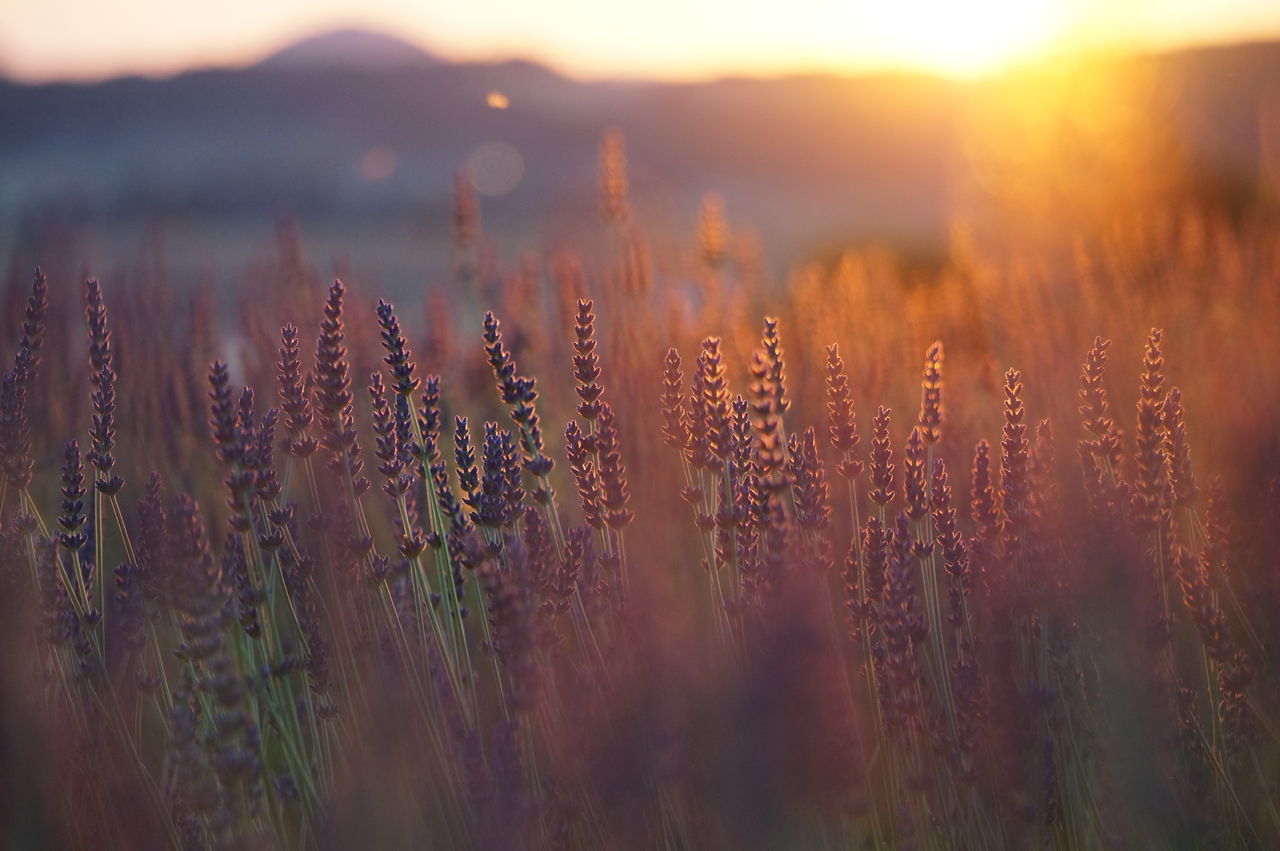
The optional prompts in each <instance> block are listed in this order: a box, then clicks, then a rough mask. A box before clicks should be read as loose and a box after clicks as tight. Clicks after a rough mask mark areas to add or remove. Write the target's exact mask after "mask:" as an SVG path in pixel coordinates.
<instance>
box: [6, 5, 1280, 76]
mask: <svg viewBox="0 0 1280 851" xmlns="http://www.w3.org/2000/svg"><path fill="white" fill-rule="evenodd" d="M0 2H2V3H3V7H4V9H3V14H2V15H0V71H2V72H4V73H6V74H9V75H12V76H16V77H19V78H22V79H27V80H45V79H56V78H67V77H70V78H95V77H102V76H110V75H114V74H119V73H143V74H162V73H168V72H172V71H175V70H179V69H182V68H186V67H191V66H199V65H213V64H217V65H222V64H236V63H244V62H249V61H252V60H254V59H257V58H259V57H260V56H262V55H264V54H265V53H268V52H270V51H271V50H274V49H275V48H277V47H279V46H280V45H282V44H283V43H285V42H288V41H290V40H293V39H296V38H298V37H301V36H304V35H310V34H313V33H315V32H317V31H321V30H325V29H331V28H336V27H339V26H360V27H368V28H372V29H380V30H385V31H387V32H393V33H396V34H398V35H400V36H401V37H404V38H407V39H409V40H411V41H415V42H419V43H421V44H422V45H423V46H424V47H427V48H428V49H431V50H433V51H435V52H437V53H439V54H441V55H442V56H444V57H446V58H461V59H466V58H472V59H474V58H493V57H509V56H524V57H529V58H533V59H538V60H542V61H545V62H547V63H548V64H550V65H552V66H554V67H556V68H559V69H561V70H563V71H565V72H567V73H570V74H574V75H578V76H591V77H601V76H631V77H661V78H689V77H706V76H712V75H718V74H724V73H735V72H741V73H751V74H768V73H776V72H781V71H796V70H808V69H825V70H845V71H862V70H868V69H876V68H886V67H889V68H913V69H919V70H928V71H938V72H942V73H949V74H958V75H974V74H981V73H983V72H985V71H990V70H993V69H997V68H999V67H1001V66H1002V65H1005V64H1008V63H1010V62H1013V61H1017V60H1018V59H1023V58H1027V57H1029V56H1034V55H1036V54H1037V53H1040V52H1042V51H1043V50H1044V49H1046V48H1047V47H1052V46H1059V47H1061V46H1074V45H1078V44H1080V43H1085V44H1088V45H1095V46H1096V45H1100V44H1101V45H1122V46H1139V47H1154V48H1164V47H1170V46H1176V45H1181V44H1201V43H1207V42H1224V41H1234V40H1243V39H1259V38H1274V37H1280V2H1277V0H786V2H782V0H640V2H634V3H626V2H617V0H612V2H611V0H517V2H509V1H508V2H502V0H467V2H462V3H458V2H450V3H445V2H443V1H442V0H434V1H433V0H417V2H414V0H363V2H357V0H219V2H217V3H196V2H185V1H184V0H180V2H176V3H175V2H173V0H111V2H102V0H35V2H24V0H0Z"/></svg>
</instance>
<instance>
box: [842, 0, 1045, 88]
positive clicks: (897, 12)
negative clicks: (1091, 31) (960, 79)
mask: <svg viewBox="0 0 1280 851" xmlns="http://www.w3.org/2000/svg"><path fill="white" fill-rule="evenodd" d="M1066 12H1067V10H1066V8H1065V6H1064V0H896V2H890V3H884V2H865V3H863V2H860V3H858V4H857V11H856V18H857V21H856V23H857V25H860V26H861V27H863V28H864V29H863V32H862V33H861V34H860V36H861V38H860V41H869V42H871V43H875V44H877V45H879V47H880V52H882V53H883V55H886V56H894V57H900V58H901V59H902V60H905V61H906V62H908V63H909V64H911V65H915V66H918V67H924V68H932V69H936V70H938V71H942V72H945V73H953V74H960V75H975V74H982V73H985V72H988V71H993V70H997V69H999V68H1001V67H1003V66H1006V65H1008V64H1010V63H1013V62H1016V61H1019V60H1023V59H1027V58H1030V57H1032V56H1034V55H1035V54H1037V53H1039V52H1041V51H1043V50H1044V49H1046V48H1048V47H1050V46H1051V45H1052V44H1053V43H1054V42H1055V41H1056V40H1057V39H1058V38H1060V37H1061V36H1063V35H1064V32H1065V30H1066V29H1067V27H1068V26H1069V22H1068V21H1067V20H1066V17H1067V15H1066Z"/></svg>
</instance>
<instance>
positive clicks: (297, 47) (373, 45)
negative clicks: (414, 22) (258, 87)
mask: <svg viewBox="0 0 1280 851" xmlns="http://www.w3.org/2000/svg"><path fill="white" fill-rule="evenodd" d="M439 62H440V60H439V59H437V58H436V57H434V56H432V55H431V54H430V53H428V52H427V51H425V50H423V49H422V48H420V47H418V46H416V45H414V44H410V43H409V42H407V41H404V40H403V39H399V38H396V37H395V36H391V35H387V34H385V33H379V32H372V31H370V30H362V29H341V30H335V31H333V32H326V33H321V34H319V35H315V36H312V37H310V38H305V39H303V40H301V41H299V42H296V43H294V44H291V45H289V46H287V47H285V48H283V49H282V50H280V51H278V52H276V53H273V54H271V55H270V56H268V57H267V58H266V59H263V60H262V61H261V62H259V63H258V64H257V66H255V67H258V68H262V69H267V70H275V71H315V70H323V69H333V68H348V69H366V70H371V69H383V70H385V69H392V68H412V67H424V66H429V65H436V64H439Z"/></svg>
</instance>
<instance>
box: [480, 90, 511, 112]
mask: <svg viewBox="0 0 1280 851" xmlns="http://www.w3.org/2000/svg"><path fill="white" fill-rule="evenodd" d="M484 102H485V103H487V104H488V105H489V108H490V109H506V108H507V107H509V106H511V99H510V98H508V97H507V96H506V95H504V94H503V93H502V92H498V91H493V92H489V94H487V95H485V99H484Z"/></svg>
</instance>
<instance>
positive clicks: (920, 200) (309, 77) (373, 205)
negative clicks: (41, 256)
mask: <svg viewBox="0 0 1280 851" xmlns="http://www.w3.org/2000/svg"><path fill="white" fill-rule="evenodd" d="M1152 61H1153V62H1154V63H1155V65H1156V69H1157V70H1156V73H1157V74H1158V75H1159V76H1160V77H1162V78H1163V79H1167V80H1168V81H1170V85H1175V86H1176V87H1177V96H1176V98H1175V99H1174V100H1175V103H1176V107H1177V113H1178V120H1179V121H1180V122H1181V123H1182V125H1183V129H1184V131H1185V136H1186V144H1187V146H1188V148H1189V149H1190V151H1191V155H1192V157H1193V159H1194V160H1195V161H1196V162H1197V163H1198V164H1199V165H1201V166H1203V167H1205V168H1207V169H1209V170H1210V171H1213V172H1214V173H1215V174H1244V175H1246V176H1247V175H1256V173H1257V163H1258V160H1259V156H1260V150H1259V149H1260V146H1261V145H1262V142H1261V141H1260V134H1259V127H1260V126H1261V124H1260V121H1261V115H1262V112H1263V110H1264V109H1266V108H1272V109H1273V111H1274V110H1280V105H1277V104H1275V103H1272V106H1271V107H1266V106H1265V103H1266V101H1267V98H1272V99H1274V98H1275V94H1274V92H1273V88H1274V85H1275V81H1276V80H1280V44H1260V45H1244V46H1240V47H1224V48H1214V49H1207V50H1196V51H1183V52H1179V53H1173V54H1168V55H1165V56H1161V57H1156V58H1155V59H1153V60H1152ZM984 85H985V84H981V83H978V84H974V83H966V84H962V83H956V82H952V81H949V80H945V79H941V78H937V77H931V76H927V75H904V74H893V75H889V74H884V75H871V76H863V77H839V76H834V75H807V76H793V77H784V78H776V79H748V78H733V79H724V80H718V81H712V82H705V83H689V84H667V83H636V82H626V83H624V82H608V81H596V82H591V81H579V80H571V79H567V78H565V77H562V76H560V75H558V74H556V73H555V72H554V71H552V70H550V69H547V68H545V67H542V66H539V65H536V64H533V63H529V62H521V61H512V62H505V63H479V64H459V63H448V62H441V61H438V60H434V59H433V58H432V57H431V56H430V55H429V54H427V53H425V52H423V51H421V50H419V49H418V48H416V47H414V46H412V45H409V44H407V43H405V42H401V41H398V40H396V39H394V38H391V37H388V36H382V35H377V34H371V33H363V32H356V31H344V32H339V33H332V34H329V35H325V36H318V37H316V38H313V39H308V40H306V41H303V42H300V43H298V44H296V45H293V46H291V47H289V48H286V49H285V50H283V51H281V52H280V53H277V54H275V55H274V56H272V57H270V58H269V59H267V60H265V61H263V62H261V63H259V64H257V65H254V66H251V67H249V68H244V69H237V70H213V71H200V72H192V73H187V74H182V75H179V76H176V77H172V78H169V79H165V80H144V79H138V78H127V79H118V80H111V81H108V82H104V83H100V84H97V85H79V84H50V85H39V86H27V85H17V84H11V83H0V248H2V247H3V246H4V245H6V244H8V245H12V244H14V241H15V240H17V239H18V238H19V236H20V233H21V232H22V228H24V227H25V226H26V223H28V222H30V221H32V220H33V217H38V216H39V215H41V211H44V210H48V209H49V208H50V207H51V206H53V207H57V208H59V209H69V210H73V211H75V214H76V215H77V216H80V217H81V218H82V219H84V220H86V221H91V222H94V221H96V222H107V223H110V224H112V225H114V226H123V224H125V223H128V222H131V221H145V220H146V219H148V218H150V217H153V216H157V215H158V216H161V217H165V216H181V217H184V219H185V220H186V221H189V222H196V223H207V224H210V225H211V226H212V225H217V226H219V227H224V226H225V227H228V228H229V227H232V226H235V227H238V228H241V230H248V229H251V228H260V229H262V230H263V231H265V230H267V229H268V228H269V222H270V221H271V217H272V215H273V213H274V212H275V211H277V210H278V209H280V208H281V207H287V208H289V209H292V210H293V211H295V212H296V213H297V214H298V216H299V218H300V219H301V220H303V222H304V224H305V223H306V222H310V221H318V222H328V223H330V225H331V227H330V231H331V232H333V233H336V234H342V233H346V232H347V231H348V229H349V227H350V226H352V224H353V223H360V224H363V225H365V226H368V227H376V228H378V229H380V230H384V231H385V230H386V229H387V227H390V226H391V225H395V226H405V227H412V228H413V229H415V230H414V232H416V233H423V234H433V235H435V236H438V237H439V238H447V233H448V205H449V197H450V190H451V185H452V177H453V174H454V172H455V170H456V169H457V168H458V167H459V166H460V165H462V164H463V163H465V162H466V161H467V159H468V157H469V156H470V155H471V154H472V152H474V151H475V150H476V149H477V148H478V147H479V146H481V145H483V144H485V143H487V142H491V141H502V142H505V143H506V144H508V145H510V146H511V147H513V148H514V149H515V150H516V151H517V152H518V154H519V156H520V158H521V161H522V166H523V179H522V180H521V182H520V183H519V185H518V187H517V188H516V189H515V190H514V191H513V192H511V193H510V194H509V195H506V196H504V197H502V198H497V199H487V200H485V201H484V203H483V207H484V216H485V220H486V224H487V225H488V226H491V227H493V228H494V229H495V230H497V231H498V232H499V233H505V234H508V235H514V237H515V238H516V239H515V241H516V244H519V240H534V239H537V240H539V241H544V240H554V239H555V238H556V236H557V235H558V234H561V233H566V232H570V231H572V230H573V228H574V227H576V226H578V225H580V224H582V223H583V222H595V221H596V217H597V205H596V200H595V196H594V193H595V186H596V179H597V178H596V162H595V157H596V148H597V144H598V142H599V138H600V136H601V133H602V132H603V131H604V130H605V129H606V128H608V127H618V128H620V129H621V130H622V131H623V133H624V134H625V136H626V139H627V146H628V153H629V158H630V163H631V180H632V186H633V190H634V193H635V196H636V199H637V204H638V205H639V206H640V208H641V210H642V211H643V212H646V213H647V214H650V215H652V216H653V217H654V218H655V219H656V220H659V221H664V222H669V223H672V224H674V225H688V224H689V223H690V222H692V221H693V219H694V216H695V211H696V209H697V205H698V202H699V200H700V199H701V198H702V196H703V195H704V194H705V193H706V192H708V191H717V192H720V193H721V194H722V195H723V196H724V198H725V200H726V204H727V209H728V213H729V215H730V217H731V219H733V220H734V221H746V222H749V223H751V224H752V225H754V226H755V227H756V228H757V229H758V232H759V234H760V236H761V237H762V239H763V240H764V243H765V246H766V249H767V250H768V251H769V252H770V255H771V257H773V258H774V260H775V262H786V261H787V260H788V259H789V258H792V257H795V256H798V255H800V254H804V253H808V252H812V251H813V250H815V249H819V248H821V247H822V246H824V245H830V244H834V243H840V242H848V241H850V240H855V239H865V238H876V237H884V238H888V239H893V240H896V241H899V242H900V243H915V244H928V243H930V242H933V243H936V242H938V241H939V240H941V239H942V238H944V236H945V234H946V229H947V224H948V222H949V220H950V218H951V214H952V210H953V204H954V199H955V194H956V191H957V185H958V184H959V182H960V180H961V179H962V178H963V177H965V176H966V175H965V173H964V172H965V167H966V166H965V162H964V159H963V156H964V150H963V148H964V131H965V123H966V122H967V121H971V120H972V116H973V114H974V104H975V101H976V100H977V99H979V98H980V97H981V96H982V93H983V87H984ZM492 91H499V92H501V93H502V94H503V95H505V96H506V97H507V98H508V100H509V107H508V108H506V109H494V108H491V107H490V106H489V105H487V103H486V97H487V95H488V93H489V92H492ZM1275 114H1280V111H1277V112H1275ZM371 151H376V152H377V157H378V158H379V159H378V163H379V171H380V173H379V174H375V175H374V176H373V177H370V173H369V172H368V170H367V169H366V168H365V167H364V164H365V163H366V162H367V160H366V157H368V156H369V155H370V152H371ZM388 168H389V169H390V171H388V170H387V169H388ZM379 176H381V177H383V178H385V179H374V178H376V177H379ZM444 262H447V253H446V259H445V261H444Z"/></svg>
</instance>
